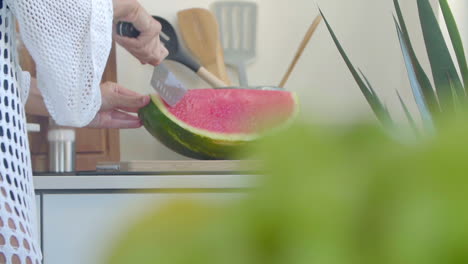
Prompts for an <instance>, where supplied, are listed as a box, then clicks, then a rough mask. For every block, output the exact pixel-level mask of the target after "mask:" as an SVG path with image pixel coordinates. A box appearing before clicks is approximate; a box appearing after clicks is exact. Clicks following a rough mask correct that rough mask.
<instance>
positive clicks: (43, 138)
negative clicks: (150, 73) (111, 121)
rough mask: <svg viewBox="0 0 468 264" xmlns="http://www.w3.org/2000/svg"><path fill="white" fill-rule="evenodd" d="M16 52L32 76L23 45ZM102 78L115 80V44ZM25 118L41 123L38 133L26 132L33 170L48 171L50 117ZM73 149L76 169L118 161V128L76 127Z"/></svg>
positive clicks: (86, 168) (30, 116)
mask: <svg viewBox="0 0 468 264" xmlns="http://www.w3.org/2000/svg"><path fill="white" fill-rule="evenodd" d="M19 52H20V61H21V65H22V67H23V69H24V70H27V71H29V72H30V73H31V75H32V76H35V73H36V71H35V65H34V61H33V60H32V58H31V56H30V55H29V54H28V52H27V50H26V49H24V48H22V49H20V50H19ZM102 81H103V82H106V81H112V82H116V81H117V69H116V54H115V45H113V47H112V51H111V53H110V56H109V60H108V62H107V66H106V70H105V72H104V75H103V78H102ZM27 119H28V122H31V123H39V124H40V125H41V132H39V133H30V134H29V143H30V149H31V161H32V165H33V171H34V172H46V171H48V164H49V161H48V149H49V147H48V142H47V131H48V128H49V118H48V117H42V116H34V115H28V116H27ZM75 148H76V170H77V171H89V170H96V164H97V163H98V162H101V161H119V160H120V139H119V130H118V129H88V128H81V129H77V130H76V142H75Z"/></svg>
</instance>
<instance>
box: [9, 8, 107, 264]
mask: <svg viewBox="0 0 468 264" xmlns="http://www.w3.org/2000/svg"><path fill="white" fill-rule="evenodd" d="M112 17H113V14H112V0H0V264H2V263H13V264H39V263H41V258H42V257H41V251H40V248H39V244H38V240H39V238H38V232H37V223H36V219H37V218H36V208H35V207H36V203H35V200H34V187H33V180H32V171H31V161H30V155H29V145H28V141H27V131H26V122H25V112H24V104H25V102H26V98H27V94H28V91H29V75H28V74H23V73H22V71H21V69H20V68H19V64H18V58H17V57H18V56H17V51H16V41H17V39H16V33H15V32H16V30H15V25H16V21H15V20H14V19H15V18H16V19H17V20H18V22H19V25H20V28H21V35H22V39H23V42H24V44H25V45H26V47H27V48H28V50H29V52H30V53H31V55H32V56H33V58H34V60H35V62H36V68H37V78H38V86H39V89H40V90H41V93H42V95H43V96H44V100H45V102H46V106H47V108H48V110H49V112H50V113H51V115H52V117H53V118H54V119H55V121H56V122H57V123H59V124H62V125H69V126H84V125H86V124H87V123H89V122H90V121H91V120H92V119H93V118H94V116H95V114H96V112H97V110H98V109H99V107H100V105H101V95H100V88H99V83H100V80H101V77H102V73H103V71H104V68H105V65H106V62H107V57H108V54H109V51H110V47H111V38H112Z"/></svg>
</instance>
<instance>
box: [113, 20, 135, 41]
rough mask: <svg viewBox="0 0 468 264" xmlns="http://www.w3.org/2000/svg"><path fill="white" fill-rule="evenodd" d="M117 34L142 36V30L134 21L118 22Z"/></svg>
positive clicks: (132, 36)
mask: <svg viewBox="0 0 468 264" xmlns="http://www.w3.org/2000/svg"><path fill="white" fill-rule="evenodd" d="M117 34H118V35H120V36H124V37H129V38H138V36H140V31H138V29H136V28H135V27H134V26H133V24H132V23H129V22H119V23H117Z"/></svg>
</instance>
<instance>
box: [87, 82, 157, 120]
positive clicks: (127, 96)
mask: <svg viewBox="0 0 468 264" xmlns="http://www.w3.org/2000/svg"><path fill="white" fill-rule="evenodd" d="M101 96H102V105H101V109H100V110H99V112H98V113H97V115H96V117H95V118H94V119H93V121H91V123H90V124H89V125H88V126H87V127H91V128H139V127H141V125H142V123H141V121H140V119H139V118H138V116H136V115H135V114H132V113H137V112H138V110H139V109H140V108H142V107H144V106H145V105H147V104H148V103H149V101H150V97H149V96H148V95H141V94H139V93H137V92H134V91H131V90H128V89H126V88H124V87H122V86H120V85H119V84H117V83H113V82H106V83H103V84H102V85H101Z"/></svg>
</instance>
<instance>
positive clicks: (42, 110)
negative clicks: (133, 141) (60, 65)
mask: <svg viewBox="0 0 468 264" xmlns="http://www.w3.org/2000/svg"><path fill="white" fill-rule="evenodd" d="M101 95H102V105H101V108H100V109H99V112H98V113H97V114H96V116H95V117H94V119H93V120H92V121H91V122H90V123H89V124H88V126H87V127H92V128H138V127H140V126H141V121H140V119H139V118H138V117H137V116H135V115H132V114H130V113H137V112H138V110H139V109H140V108H142V107H143V106H145V105H147V104H148V103H149V101H150V98H149V96H148V95H141V94H139V93H136V92H134V91H131V90H128V89H126V88H124V87H122V86H120V85H118V84H117V83H113V82H106V83H103V84H101ZM26 113H28V114H33V115H40V116H49V112H48V111H47V108H46V106H45V104H44V98H42V95H41V92H40V91H39V89H38V88H37V81H36V79H34V78H32V79H31V88H30V92H29V97H28V101H27V102H26Z"/></svg>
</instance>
